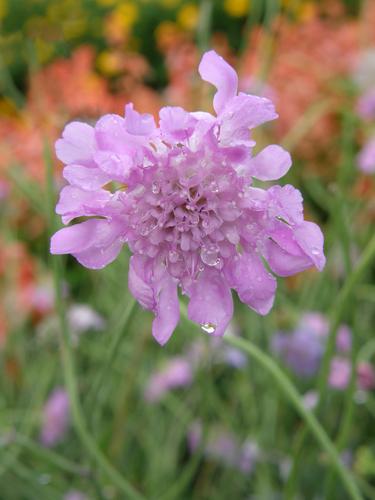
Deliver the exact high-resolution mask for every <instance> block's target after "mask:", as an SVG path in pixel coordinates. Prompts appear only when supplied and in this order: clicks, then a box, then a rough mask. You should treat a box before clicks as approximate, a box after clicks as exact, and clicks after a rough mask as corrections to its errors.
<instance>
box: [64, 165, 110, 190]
mask: <svg viewBox="0 0 375 500" xmlns="http://www.w3.org/2000/svg"><path fill="white" fill-rule="evenodd" d="M63 176H64V178H65V179H66V180H67V181H68V182H69V184H71V185H73V186H77V187H80V188H82V189H85V190H87V191H95V190H96V189H99V188H101V187H102V186H104V185H105V184H107V182H109V181H110V178H109V177H108V175H107V174H106V173H104V172H102V171H101V170H100V169H99V168H95V167H94V168H90V167H84V166H81V165H68V166H67V167H65V168H64V170H63Z"/></svg>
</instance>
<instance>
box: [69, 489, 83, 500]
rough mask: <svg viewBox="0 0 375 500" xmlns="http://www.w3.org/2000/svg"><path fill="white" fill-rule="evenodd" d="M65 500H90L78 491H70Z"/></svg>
mask: <svg viewBox="0 0 375 500" xmlns="http://www.w3.org/2000/svg"><path fill="white" fill-rule="evenodd" d="M64 500H88V497H87V496H86V495H85V494H84V493H82V492H81V491H78V490H70V491H68V492H67V493H65V495H64Z"/></svg>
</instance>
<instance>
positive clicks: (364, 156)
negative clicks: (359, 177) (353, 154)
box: [358, 138, 375, 174]
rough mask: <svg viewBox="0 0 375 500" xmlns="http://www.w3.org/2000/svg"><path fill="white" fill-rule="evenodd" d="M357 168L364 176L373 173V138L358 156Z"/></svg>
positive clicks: (374, 146) (374, 144) (374, 139)
mask: <svg viewBox="0 0 375 500" xmlns="http://www.w3.org/2000/svg"><path fill="white" fill-rule="evenodd" d="M358 166H359V168H360V169H361V170H362V172H364V173H365V174H373V173H374V172H375V138H373V139H370V140H369V141H367V142H366V144H365V145H364V146H363V148H362V149H361V151H360V153H359V155H358Z"/></svg>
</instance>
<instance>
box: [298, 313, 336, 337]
mask: <svg viewBox="0 0 375 500" xmlns="http://www.w3.org/2000/svg"><path fill="white" fill-rule="evenodd" d="M298 328H299V329H300V330H305V331H308V332H310V333H311V335H314V336H316V337H320V338H323V339H324V338H325V337H327V335H328V333H329V322H328V319H327V318H326V316H324V314H322V313H320V312H316V311H309V312H306V313H304V314H303V315H302V316H301V320H300V321H299V323H298Z"/></svg>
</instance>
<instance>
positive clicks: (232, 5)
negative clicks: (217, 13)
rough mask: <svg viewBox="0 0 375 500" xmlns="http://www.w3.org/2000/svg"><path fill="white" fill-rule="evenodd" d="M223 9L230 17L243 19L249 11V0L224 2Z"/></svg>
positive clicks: (227, 0) (228, 0)
mask: <svg viewBox="0 0 375 500" xmlns="http://www.w3.org/2000/svg"><path fill="white" fill-rule="evenodd" d="M223 7H224V10H225V12H226V13H227V14H229V15H230V16H232V17H243V16H246V15H247V14H248V12H249V10H250V0H224V5H223Z"/></svg>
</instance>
